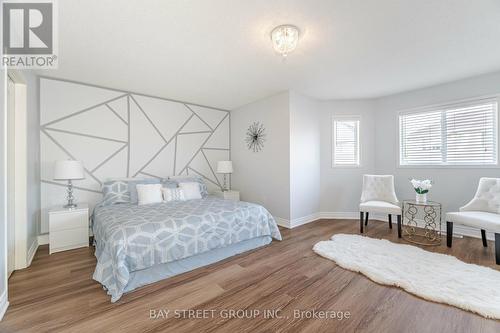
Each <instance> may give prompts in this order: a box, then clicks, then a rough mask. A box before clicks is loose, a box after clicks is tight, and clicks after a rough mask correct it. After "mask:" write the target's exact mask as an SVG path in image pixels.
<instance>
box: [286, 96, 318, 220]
mask: <svg viewBox="0 0 500 333" xmlns="http://www.w3.org/2000/svg"><path fill="white" fill-rule="evenodd" d="M319 114H320V113H319V110H318V101H317V100H314V99H311V98H308V97H306V96H303V95H300V94H298V93H296V92H290V220H291V221H292V224H293V220H296V219H301V218H304V217H308V216H311V215H314V214H317V213H318V212H319V210H320V146H321V142H320V119H319Z"/></svg>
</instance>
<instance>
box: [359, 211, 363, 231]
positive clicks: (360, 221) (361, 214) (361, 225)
mask: <svg viewBox="0 0 500 333" xmlns="http://www.w3.org/2000/svg"><path fill="white" fill-rule="evenodd" d="M359 232H360V233H363V212H359Z"/></svg>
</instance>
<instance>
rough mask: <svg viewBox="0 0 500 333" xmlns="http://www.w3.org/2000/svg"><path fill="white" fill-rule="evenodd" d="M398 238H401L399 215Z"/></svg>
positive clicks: (399, 216) (399, 217) (399, 219)
mask: <svg viewBox="0 0 500 333" xmlns="http://www.w3.org/2000/svg"><path fill="white" fill-rule="evenodd" d="M398 238H401V215H398Z"/></svg>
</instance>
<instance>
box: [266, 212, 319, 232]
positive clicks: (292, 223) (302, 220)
mask: <svg viewBox="0 0 500 333" xmlns="http://www.w3.org/2000/svg"><path fill="white" fill-rule="evenodd" d="M320 218H321V217H320V214H319V213H315V214H311V215H307V216H303V217H299V218H297V219H292V220H287V219H284V218H282V217H277V216H274V219H275V220H276V223H277V224H278V225H279V226H282V227H285V228H288V229H292V228H295V227H298V226H301V225H304V224H307V223H311V222H314V221H317V220H319V219H320Z"/></svg>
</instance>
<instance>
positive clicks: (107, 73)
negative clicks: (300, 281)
mask: <svg viewBox="0 0 500 333" xmlns="http://www.w3.org/2000/svg"><path fill="white" fill-rule="evenodd" d="M58 6H59V69H58V70H52V71H45V72H43V73H42V74H44V75H48V76H52V77H60V78H66V79H71V80H76V81H82V82H88V83H94V84H98V85H103V86H109V87H113V88H119V89H124V90H131V91H136V92H142V93H147V94H151V95H157V96H163V97H167V98H172V99H176V100H182V101H189V102H194V103H199V104H204V105H210V106H215V107H221V108H226V109H232V108H235V107H238V106H241V105H244V104H246V103H249V102H252V101H255V100H257V99H260V98H263V97H266V96H269V95H272V94H274V93H277V92H280V91H284V90H286V89H293V90H296V91H298V92H301V93H304V94H306V95H309V96H311V97H316V98H320V99H340V98H342V99H344V98H349V99H351V98H373V97H379V96H383V95H388V94H393V93H397V92H401V91H405V90H411V89H416V88H421V87H425V86H430V85H434V84H439V83H444V82H447V81H453V80H456V79H460V78H464V77H468V76H473V75H477V74H482V73H486V72H491V71H495V70H500V1H499V0H473V1H471V0H418V1H416V0H376V1H375V0H373V1H366V0H301V1H299V0H272V1H271V0H251V1H249V0H205V1H202V0H199V1H191V0H169V1H165V0H163V1H161V0H148V1H144V0H143V1H139V0H136V1H132V0H128V1H118V0H115V1H110V0H86V1H77V0H64V1H58ZM283 23H291V24H294V25H297V26H298V27H299V28H300V29H301V33H302V36H301V39H300V41H299V45H298V48H297V50H296V51H295V52H294V53H292V54H290V56H289V58H288V59H287V60H286V62H283V61H282V60H281V58H280V57H279V56H278V55H276V54H275V53H274V51H273V49H272V45H271V42H270V39H269V32H270V31H271V30H272V28H273V27H275V26H276V25H279V24H283Z"/></svg>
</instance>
